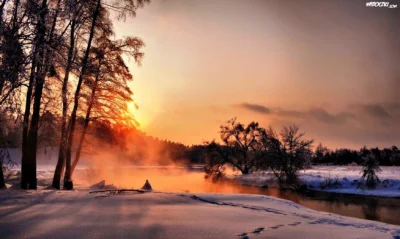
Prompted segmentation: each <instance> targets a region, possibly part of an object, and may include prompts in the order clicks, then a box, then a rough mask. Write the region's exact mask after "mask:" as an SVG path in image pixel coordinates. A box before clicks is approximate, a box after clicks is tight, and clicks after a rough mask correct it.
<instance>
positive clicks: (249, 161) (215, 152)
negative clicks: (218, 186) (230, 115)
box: [206, 118, 264, 176]
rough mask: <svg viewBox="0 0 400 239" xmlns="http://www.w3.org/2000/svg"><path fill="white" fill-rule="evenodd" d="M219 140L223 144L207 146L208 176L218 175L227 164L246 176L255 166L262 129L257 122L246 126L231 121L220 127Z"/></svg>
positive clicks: (213, 143) (233, 120)
mask: <svg viewBox="0 0 400 239" xmlns="http://www.w3.org/2000/svg"><path fill="white" fill-rule="evenodd" d="M220 128H221V131H220V134H221V140H222V142H223V144H222V145H221V144H218V143H216V142H215V141H213V142H211V143H209V144H208V148H209V150H208V151H209V153H208V160H207V161H208V163H207V168H206V173H207V174H208V175H217V176H218V175H220V172H219V171H221V170H222V169H223V167H224V166H225V165H227V164H229V165H231V166H233V167H234V168H235V169H237V170H239V171H240V172H241V173H242V174H248V173H250V172H251V171H252V170H253V169H255V166H256V165H257V160H258V155H257V151H256V149H257V142H258V139H259V137H260V136H261V135H262V134H263V132H264V129H263V128H261V127H260V126H259V124H258V123H257V122H251V123H250V124H248V125H247V126H244V125H243V124H241V123H239V122H237V121H236V118H234V119H231V120H229V121H228V122H227V124H226V125H221V127H220Z"/></svg>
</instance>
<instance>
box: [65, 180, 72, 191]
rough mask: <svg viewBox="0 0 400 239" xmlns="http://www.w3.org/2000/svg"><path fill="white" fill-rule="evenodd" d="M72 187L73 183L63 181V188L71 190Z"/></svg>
mask: <svg viewBox="0 0 400 239" xmlns="http://www.w3.org/2000/svg"><path fill="white" fill-rule="evenodd" d="M72 189H74V183H73V182H72V181H71V180H70V181H65V182H64V190H72Z"/></svg>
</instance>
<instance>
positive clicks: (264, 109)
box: [236, 103, 272, 114]
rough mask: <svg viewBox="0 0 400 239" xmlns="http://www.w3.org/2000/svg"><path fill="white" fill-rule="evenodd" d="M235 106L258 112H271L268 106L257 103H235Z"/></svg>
mask: <svg viewBox="0 0 400 239" xmlns="http://www.w3.org/2000/svg"><path fill="white" fill-rule="evenodd" d="M236 107H240V108H243V109H246V110H250V111H253V112H256V113H260V114H271V112H272V111H271V109H270V108H268V107H265V106H263V105H259V104H250V103H241V104H238V105H236Z"/></svg>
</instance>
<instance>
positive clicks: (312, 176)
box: [235, 166, 400, 197]
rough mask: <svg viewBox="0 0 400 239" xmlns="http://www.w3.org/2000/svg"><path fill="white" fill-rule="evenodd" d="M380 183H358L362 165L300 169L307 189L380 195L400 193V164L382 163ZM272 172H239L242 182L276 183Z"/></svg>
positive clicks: (300, 177) (247, 183)
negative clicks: (365, 185) (369, 185)
mask: <svg viewBox="0 0 400 239" xmlns="http://www.w3.org/2000/svg"><path fill="white" fill-rule="evenodd" d="M381 169H382V171H381V172H379V173H378V176H379V178H380V180H381V183H379V184H378V186H377V188H376V189H373V190H371V189H366V188H363V187H359V184H360V178H361V173H360V171H361V167H360V166H314V167H313V168H311V169H307V170H303V171H300V172H299V179H300V182H301V183H302V184H306V185H307V187H308V189H310V190H316V191H326V192H336V193H348V194H359V195H369V196H381V197H400V167H381ZM273 178H274V177H273V175H272V173H254V174H249V175H245V176H236V177H235V179H237V180H239V181H240V182H241V183H242V184H245V185H252V186H265V185H271V184H274V180H273Z"/></svg>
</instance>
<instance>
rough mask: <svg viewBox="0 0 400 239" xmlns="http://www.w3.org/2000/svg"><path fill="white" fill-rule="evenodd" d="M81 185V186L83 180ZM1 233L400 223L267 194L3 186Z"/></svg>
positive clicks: (217, 232)
mask: <svg viewBox="0 0 400 239" xmlns="http://www.w3.org/2000/svg"><path fill="white" fill-rule="evenodd" d="M78 188H79V187H78ZM0 232H1V238H3V239H6V238H154V239H155V238H174V239H179V238H193V239H195V238H239V239H245V238H400V227H399V226H394V225H389V224H385V223H380V222H373V221H367V220H361V219H355V218H349V217H344V216H339V215H335V214H331V213H326V212H319V211H314V210H311V209H308V208H306V207H303V206H300V205H298V204H296V203H294V202H291V201H286V200H282V199H278V198H274V197H268V196H261V195H243V194H242V195H239V194H204V193H199V194H190V193H165V192H164V193H163V192H145V193H139V192H119V193H118V192H117V193H110V192H104V193H89V189H87V188H82V187H81V188H79V189H78V190H75V191H55V190H43V189H42V190H38V191H22V190H14V189H8V190H3V191H0Z"/></svg>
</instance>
